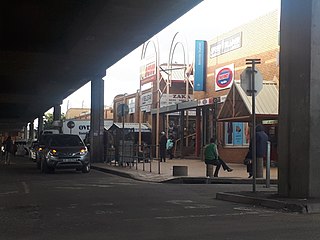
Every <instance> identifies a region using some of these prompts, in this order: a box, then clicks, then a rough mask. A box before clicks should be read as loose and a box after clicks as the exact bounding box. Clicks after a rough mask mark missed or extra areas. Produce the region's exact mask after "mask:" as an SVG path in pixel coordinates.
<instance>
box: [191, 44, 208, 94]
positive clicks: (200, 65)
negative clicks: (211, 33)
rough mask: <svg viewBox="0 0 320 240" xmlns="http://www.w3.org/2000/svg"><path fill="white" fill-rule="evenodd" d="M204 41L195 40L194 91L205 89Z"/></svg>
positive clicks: (205, 54) (205, 52) (205, 53)
mask: <svg viewBox="0 0 320 240" xmlns="http://www.w3.org/2000/svg"><path fill="white" fill-rule="evenodd" d="M206 46H207V44H206V41H203V40H196V47H195V64H194V91H205V89H206V86H205V84H206V56H207V51H206V50H207V49H206Z"/></svg>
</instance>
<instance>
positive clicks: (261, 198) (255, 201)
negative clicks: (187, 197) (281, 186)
mask: <svg viewBox="0 0 320 240" xmlns="http://www.w3.org/2000/svg"><path fill="white" fill-rule="evenodd" d="M228 165H229V166H230V167H231V168H232V169H233V171H232V172H226V171H223V169H222V168H221V169H220V172H219V177H218V178H207V177H206V176H205V174H206V166H205V164H204V162H203V161H201V160H192V159H173V160H167V162H165V163H164V162H162V163H160V169H159V162H158V161H156V160H154V161H152V162H151V165H150V163H145V164H143V163H139V164H138V166H136V165H134V166H131V167H129V166H126V167H122V166H115V164H114V163H111V164H110V163H93V164H92V169H96V170H99V171H103V172H107V173H111V174H116V175H119V176H122V177H127V178H132V179H136V180H139V181H147V182H155V183H180V184H234V191H233V192H218V193H217V194H216V199H219V200H223V201H231V202H237V203H245V204H250V205H257V206H263V207H268V208H274V209H281V210H284V211H291V212H299V213H320V199H291V198H283V197H280V196H279V195H278V192H277V185H276V184H277V175H278V169H277V168H275V167H272V168H271V169H270V178H271V180H270V184H271V187H270V188H266V180H265V175H266V172H265V169H264V178H263V179H256V183H257V184H256V192H253V191H246V192H243V191H242V192H241V191H238V188H237V185H236V184H252V182H253V181H252V179H248V174H247V172H246V166H245V165H243V164H228ZM175 166H186V167H187V169H188V171H187V176H173V168H174V167H175ZM150 167H151V168H150ZM143 168H144V170H143ZM150 169H151V170H150ZM159 172H160V173H159Z"/></svg>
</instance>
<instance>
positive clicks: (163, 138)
mask: <svg viewBox="0 0 320 240" xmlns="http://www.w3.org/2000/svg"><path fill="white" fill-rule="evenodd" d="M159 147H160V162H162V160H163V161H164V162H165V161H166V151H167V136H166V133H165V132H161V137H160V143H159Z"/></svg>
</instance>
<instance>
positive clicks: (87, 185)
mask: <svg viewBox="0 0 320 240" xmlns="http://www.w3.org/2000/svg"><path fill="white" fill-rule="evenodd" d="M76 185H77V186H81V187H99V188H109V187H112V186H110V185H107V184H76Z"/></svg>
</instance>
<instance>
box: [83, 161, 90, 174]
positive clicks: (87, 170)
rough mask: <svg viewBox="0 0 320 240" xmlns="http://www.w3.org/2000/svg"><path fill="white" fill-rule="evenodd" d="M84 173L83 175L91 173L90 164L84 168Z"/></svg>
mask: <svg viewBox="0 0 320 240" xmlns="http://www.w3.org/2000/svg"><path fill="white" fill-rule="evenodd" d="M82 172H83V173H89V172H90V163H88V164H87V165H84V166H83V168H82Z"/></svg>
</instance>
